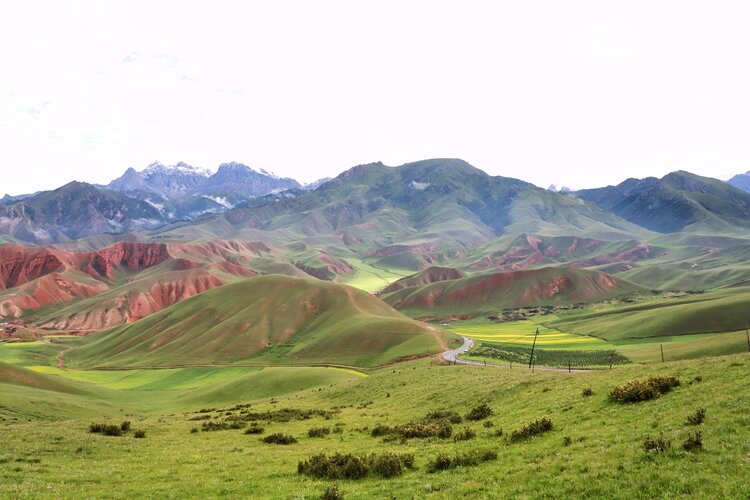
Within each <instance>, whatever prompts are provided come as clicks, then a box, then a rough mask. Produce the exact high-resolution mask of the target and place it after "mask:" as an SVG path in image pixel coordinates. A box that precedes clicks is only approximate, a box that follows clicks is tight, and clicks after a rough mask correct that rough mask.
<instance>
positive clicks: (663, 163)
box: [0, 0, 750, 194]
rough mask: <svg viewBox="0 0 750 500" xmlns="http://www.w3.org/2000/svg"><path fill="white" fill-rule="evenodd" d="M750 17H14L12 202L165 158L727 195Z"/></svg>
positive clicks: (321, 7)
mask: <svg viewBox="0 0 750 500" xmlns="http://www.w3.org/2000/svg"><path fill="white" fill-rule="evenodd" d="M748 19H750V2H745V1H736V2H725V1H712V2H705V1H701V2H693V1H688V0H680V1H658V0H649V1H628V2H610V1H603V0H596V1H591V2H576V1H565V2H560V1H555V0H552V1H524V2H518V1H507V2H504V1H497V2H488V1H470V0H468V1H461V2H456V1H452V2H443V1H440V0H429V1H416V0H414V1H406V0H401V1H389V0H379V1H377V2H352V1H314V0H304V1H283V0H279V1H270V0H269V1H267V2H255V1H246V2H243V1H236V2H224V1H215V0H214V1H211V2H205V1H203V2H192V1H179V2H170V1H166V0H165V1H158V2H154V1H148V2H141V1H137V0H136V1H128V2H115V1H104V0H102V1H91V2H85V1H77V0H71V1H67V2H59V1H35V2H7V3H5V5H4V6H3V15H2V20H0V56H1V57H2V59H1V60H2V71H1V74H2V76H1V77H0V172H2V174H3V175H2V177H1V178H0V194H2V193H3V192H5V193H11V194H21V193H28V192H34V191H39V190H45V189H53V188H56V187H59V186H61V185H63V184H65V183H67V182H69V181H71V180H79V181H87V182H96V183H107V182H109V181H110V180H112V179H113V178H116V177H118V176H119V175H121V174H122V172H124V171H125V169H126V168H128V167H133V168H135V169H136V170H141V169H143V168H145V167H146V166H147V165H148V164H149V163H151V162H153V161H156V160H159V161H161V162H162V163H166V164H173V163H177V162H178V161H184V162H186V163H189V164H191V165H194V166H197V167H202V168H208V169H211V170H215V169H216V168H217V167H218V165H219V164H220V163H223V162H228V161H239V162H242V163H245V164H247V165H249V166H251V167H254V168H256V169H260V168H264V169H266V170H269V171H272V172H275V173H276V174H278V175H282V176H289V177H294V178H296V179H298V180H299V181H302V182H309V181H313V180H315V179H318V178H322V177H328V176H335V175H337V174H338V173H340V172H342V171H344V170H346V169H348V168H350V167H352V166H354V165H357V164H362V163H369V162H373V161H382V162H383V163H385V164H387V165H400V164H403V163H406V162H409V161H416V160H420V159H425V158H436V157H450V158H462V159H465V160H467V161H468V162H469V163H471V164H472V165H474V166H476V167H478V168H481V169H482V170H484V171H486V172H488V173H490V174H493V175H503V176H508V177H516V178H520V179H524V180H527V181H530V182H533V183H534V184H537V185H539V186H542V187H547V186H549V185H550V184H556V185H558V186H562V185H565V186H569V187H572V188H586V187H596V186H603V185H608V184H616V183H618V182H621V181H622V180H624V179H626V178H628V177H646V176H661V175H664V174H666V173H668V172H670V171H674V170H679V169H682V170H689V171H691V172H694V173H697V174H701V175H707V176H712V177H718V178H722V179H726V178H728V177H730V176H731V175H733V174H735V173H740V172H745V171H747V170H750V51H749V49H750V30H749V29H747V20H748Z"/></svg>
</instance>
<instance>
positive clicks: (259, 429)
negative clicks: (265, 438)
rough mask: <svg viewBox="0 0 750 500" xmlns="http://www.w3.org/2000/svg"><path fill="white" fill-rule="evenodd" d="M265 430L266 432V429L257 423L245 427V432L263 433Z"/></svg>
mask: <svg viewBox="0 0 750 500" xmlns="http://www.w3.org/2000/svg"><path fill="white" fill-rule="evenodd" d="M264 432H265V429H264V428H263V427H259V426H257V425H253V426H251V427H248V428H247V429H245V434H263V433H264Z"/></svg>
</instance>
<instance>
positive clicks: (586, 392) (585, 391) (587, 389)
mask: <svg viewBox="0 0 750 500" xmlns="http://www.w3.org/2000/svg"><path fill="white" fill-rule="evenodd" d="M593 394H594V390H593V389H592V388H591V386H590V385H589V384H583V386H582V387H581V396H584V397H589V396H593Z"/></svg>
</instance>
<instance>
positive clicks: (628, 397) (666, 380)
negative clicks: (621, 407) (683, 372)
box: [609, 375, 680, 403]
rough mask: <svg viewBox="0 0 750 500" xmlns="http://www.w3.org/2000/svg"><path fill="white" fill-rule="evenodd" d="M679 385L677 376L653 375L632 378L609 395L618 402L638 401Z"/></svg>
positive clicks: (657, 395) (663, 392) (664, 392)
mask: <svg viewBox="0 0 750 500" xmlns="http://www.w3.org/2000/svg"><path fill="white" fill-rule="evenodd" d="M678 385H680V381H679V380H678V379H677V377H673V376H671V375H652V376H650V377H648V378H645V379H639V380H631V381H630V382H626V383H624V384H621V385H618V386H616V387H613V388H612V390H611V391H609V397H610V399H612V400H613V401H615V402H617V403H637V402H639V401H648V400H650V399H656V398H658V397H660V396H661V395H662V394H666V393H667V392H669V391H670V390H671V389H672V388H674V387H677V386H678Z"/></svg>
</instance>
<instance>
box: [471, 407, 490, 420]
mask: <svg viewBox="0 0 750 500" xmlns="http://www.w3.org/2000/svg"><path fill="white" fill-rule="evenodd" d="M490 415H492V408H490V407H489V405H487V404H481V405H479V406H475V407H474V408H472V409H471V410H470V411H469V413H467V414H466V420H475V421H476V420H484V419H485V418H487V417H489V416H490Z"/></svg>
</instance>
